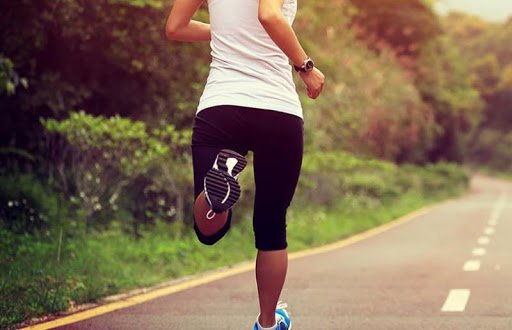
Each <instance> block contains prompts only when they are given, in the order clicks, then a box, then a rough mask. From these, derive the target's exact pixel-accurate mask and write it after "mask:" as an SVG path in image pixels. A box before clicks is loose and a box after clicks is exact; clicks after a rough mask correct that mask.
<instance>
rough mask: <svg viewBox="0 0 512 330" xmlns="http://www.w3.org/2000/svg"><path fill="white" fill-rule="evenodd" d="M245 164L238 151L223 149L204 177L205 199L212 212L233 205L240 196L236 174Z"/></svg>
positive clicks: (217, 211) (219, 211) (245, 161)
mask: <svg viewBox="0 0 512 330" xmlns="http://www.w3.org/2000/svg"><path fill="white" fill-rule="evenodd" d="M246 165H247V160H246V159H245V157H244V156H242V155H240V154H239V153H237V152H235V151H233V150H229V149H223V150H221V151H220V152H219V154H218V155H217V158H216V159H215V162H214V163H213V166H212V168H211V170H209V171H208V173H207V174H206V176H205V178H204V194H205V196H206V201H207V202H208V204H209V205H210V207H211V208H212V211H213V212H214V213H222V212H224V211H227V210H229V209H230V208H232V207H233V205H235V203H236V202H237V201H238V198H239V197H240V185H239V184H238V181H237V179H238V175H239V174H240V172H241V171H242V170H243V169H244V168H245V166H246Z"/></svg>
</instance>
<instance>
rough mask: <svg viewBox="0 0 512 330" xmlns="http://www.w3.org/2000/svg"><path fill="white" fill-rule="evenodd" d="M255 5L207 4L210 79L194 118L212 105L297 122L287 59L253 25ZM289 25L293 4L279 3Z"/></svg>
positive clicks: (289, 0)
mask: <svg viewBox="0 0 512 330" xmlns="http://www.w3.org/2000/svg"><path fill="white" fill-rule="evenodd" d="M258 6H259V0H243V1H242V0H208V9H209V13H210V24H211V33H212V40H211V43H210V45H211V49H212V52H211V55H212V63H211V65H210V74H209V76H208V80H207V82H206V86H205V89H204V91H203V95H202V96H201V99H200V101H199V106H198V110H197V112H199V111H201V110H203V109H206V108H209V107H212V106H218V105H237V106H244V107H252V108H260V109H266V110H275V111H280V112H285V113H289V114H292V115H296V116H299V117H301V118H302V117H303V116H302V107H301V104H300V101H299V97H298V95H297V91H296V89H295V84H294V82H293V77H292V68H291V65H290V63H289V61H288V57H287V56H286V55H285V54H284V53H283V51H281V49H279V47H278V46H277V45H276V44H275V43H274V42H273V41H272V39H271V38H270V37H269V35H268V33H267V32H266V31H265V29H264V28H263V27H262V26H261V23H260V22H259V20H258ZM282 12H283V14H284V16H285V17H286V19H287V20H288V22H289V24H290V25H291V24H292V23H293V20H294V19H295V15H296V13H297V0H284V5H283V9H282Z"/></svg>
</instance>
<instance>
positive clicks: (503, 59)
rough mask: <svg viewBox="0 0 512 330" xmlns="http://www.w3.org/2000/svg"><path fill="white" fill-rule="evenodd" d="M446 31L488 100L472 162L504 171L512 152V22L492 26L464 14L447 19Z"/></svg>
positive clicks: (476, 139) (474, 139)
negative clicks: (467, 63)
mask: <svg viewBox="0 0 512 330" xmlns="http://www.w3.org/2000/svg"><path fill="white" fill-rule="evenodd" d="M444 25H445V26H446V30H447V31H448V33H450V34H451V35H452V36H453V40H455V41H456V43H457V45H458V46H459V47H460V48H461V49H462V55H463V56H462V59H463V60H464V61H466V62H469V63H470V65H471V68H472V70H471V80H472V84H473V85H474V86H475V88H476V89H478V91H479V92H480V93H481V95H482V97H483V98H484V100H485V103H486V104H485V112H484V118H483V121H482V122H481V123H480V125H479V126H478V128H477V130H476V133H475V135H474V137H473V138H472V146H473V148H472V150H471V154H470V157H469V160H470V161H471V162H473V163H475V164H476V165H478V164H480V165H483V166H487V167H489V166H490V167H494V169H495V170H504V169H508V168H509V167H510V159H511V157H512V150H511V149H510V148H509V144H510V138H509V136H508V135H509V132H510V129H511V128H512V126H511V123H512V112H511V111H510V109H511V108H512V83H511V82H512V51H511V47H510V46H509V45H510V44H511V43H512V29H511V27H512V20H509V21H508V22H505V23H490V22H485V21H482V20H481V19H478V18H475V17H473V16H469V15H465V14H462V13H458V14H453V15H450V16H448V17H447V18H446V19H445V20H444Z"/></svg>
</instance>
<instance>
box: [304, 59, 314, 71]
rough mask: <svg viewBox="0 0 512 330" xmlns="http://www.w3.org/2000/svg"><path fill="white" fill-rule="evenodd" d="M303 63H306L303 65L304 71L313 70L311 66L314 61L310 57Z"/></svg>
mask: <svg viewBox="0 0 512 330" xmlns="http://www.w3.org/2000/svg"><path fill="white" fill-rule="evenodd" d="M305 64H306V65H305V69H306V71H311V70H313V67H314V66H315V63H314V62H313V60H311V59H310V60H308V61H306V63H305Z"/></svg>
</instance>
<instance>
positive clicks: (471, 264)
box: [462, 260, 480, 272]
mask: <svg viewBox="0 0 512 330" xmlns="http://www.w3.org/2000/svg"><path fill="white" fill-rule="evenodd" d="M462 269H464V271H465V272H476V271H478V270H479V269H480V260H468V261H466V262H465V263H464V267H462Z"/></svg>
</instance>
